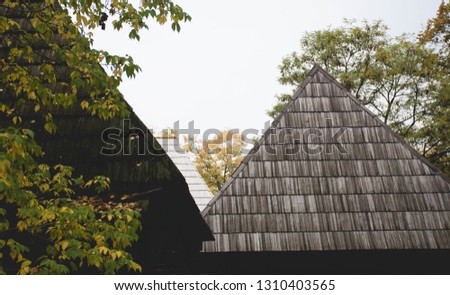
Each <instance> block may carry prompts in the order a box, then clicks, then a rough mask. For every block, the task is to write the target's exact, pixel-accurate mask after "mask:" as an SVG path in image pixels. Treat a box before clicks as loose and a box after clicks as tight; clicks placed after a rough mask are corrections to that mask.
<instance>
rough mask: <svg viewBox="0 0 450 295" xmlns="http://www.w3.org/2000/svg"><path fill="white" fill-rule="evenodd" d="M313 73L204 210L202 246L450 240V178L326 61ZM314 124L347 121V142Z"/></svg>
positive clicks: (298, 247) (284, 247)
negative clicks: (206, 238)
mask: <svg viewBox="0 0 450 295" xmlns="http://www.w3.org/2000/svg"><path fill="white" fill-rule="evenodd" d="M305 81H306V82H305V83H304V85H302V86H301V87H300V89H299V91H297V94H296V96H295V100H294V101H292V102H290V103H289V104H288V105H287V106H286V108H285V109H284V110H283V111H282V113H281V114H280V116H279V117H278V118H277V119H275V121H274V123H273V125H272V128H271V129H269V130H268V131H267V132H266V133H265V134H264V136H263V137H262V138H261V140H260V142H259V144H258V145H256V147H255V148H254V149H253V150H252V151H251V152H250V154H249V155H248V156H247V158H246V159H245V160H244V161H243V164H241V166H240V167H239V169H238V170H237V171H236V172H235V173H234V174H233V177H232V179H231V180H230V181H229V182H228V183H227V184H226V185H225V186H224V187H223V188H222V190H221V191H220V192H219V193H218V195H217V196H216V197H215V198H214V199H213V201H212V202H210V204H209V205H208V207H207V208H206V209H205V210H204V211H203V215H204V217H205V220H206V222H207V223H208V224H209V226H210V227H211V230H212V231H213V233H214V236H215V238H216V241H213V242H205V243H204V247H203V250H204V251H205V252H230V251H231V252H232V251H304V250H358V249H365V250H374V249H449V248H450V181H449V180H448V178H446V177H445V176H443V175H442V174H441V173H440V172H439V171H438V170H437V169H436V168H434V167H432V166H431V165H430V164H429V163H428V162H426V161H425V160H424V159H423V158H422V157H420V155H419V154H418V153H417V152H415V151H414V150H412V148H411V147H409V146H407V144H406V143H404V142H403V141H402V140H401V139H400V138H399V137H398V136H397V135H396V134H394V133H393V132H392V130H390V129H389V128H388V127H387V126H386V125H385V124H384V123H382V122H381V121H380V120H378V119H376V117H375V116H374V115H373V114H372V113H370V111H368V110H367V109H365V108H364V107H362V106H360V105H359V103H358V102H357V101H356V99H355V98H354V97H352V96H351V95H350V94H349V93H347V92H346V91H345V89H343V87H342V86H340V85H339V84H338V83H337V82H336V81H335V80H334V79H333V78H332V77H330V76H329V75H328V74H327V73H325V72H324V71H323V70H321V69H320V68H315V69H314V70H313V71H312V72H311V74H310V76H309V77H308V78H307V79H306V80H305ZM327 119H328V120H327ZM310 128H315V130H318V131H319V134H324V135H326V134H328V135H329V134H334V133H336V132H338V131H339V130H340V129H341V128H346V132H344V133H343V134H342V136H341V137H339V142H340V143H341V144H342V146H343V147H345V149H346V151H347V152H346V153H342V152H340V151H339V150H338V149H337V148H336V147H332V148H331V149H328V150H327V149H326V148H327V145H333V144H336V142H335V139H334V138H333V137H332V136H312V137H309V138H308V137H305V136H303V135H304V134H305V132H308V131H310V130H311V129H310ZM316 135H317V133H316ZM317 146H322V147H323V150H322V152H320V153H315V154H314V153H313V154H311V153H307V152H305V151H307V150H308V147H310V148H311V147H317ZM293 151H294V152H293Z"/></svg>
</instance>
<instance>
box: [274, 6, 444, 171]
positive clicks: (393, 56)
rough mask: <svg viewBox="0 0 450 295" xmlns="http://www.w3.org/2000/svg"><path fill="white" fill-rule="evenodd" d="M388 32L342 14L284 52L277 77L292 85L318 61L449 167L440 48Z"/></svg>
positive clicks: (276, 108) (283, 97) (433, 158)
mask: <svg viewBox="0 0 450 295" xmlns="http://www.w3.org/2000/svg"><path fill="white" fill-rule="evenodd" d="M441 10H442V9H441ZM447 15H448V13H447ZM447 21H448V19H447ZM434 23H435V22H433V21H430V23H429V28H430V29H429V30H432V31H433V32H435V31H436V32H439V36H441V35H442V36H444V35H445V33H443V32H442V29H439V30H437V29H436V30H435V29H431V28H434V26H433V24H434ZM438 23H439V25H440V27H439V28H441V27H445V26H442V25H441V24H442V21H439V22H438ZM446 28H447V30H448V26H447V27H446ZM387 32H388V27H387V26H386V25H384V24H383V23H382V22H381V21H374V22H368V21H362V22H360V23H358V22H356V21H354V20H344V24H343V25H342V26H341V27H337V28H328V29H324V30H318V31H314V32H307V33H305V34H304V36H303V37H302V38H301V40H300V50H299V51H298V52H293V53H291V54H290V55H288V56H286V57H285V58H283V60H282V63H281V65H280V66H279V69H280V73H281V76H280V78H279V82H280V83H281V84H283V85H289V86H292V87H293V91H295V89H296V88H298V86H299V85H300V83H301V82H302V81H303V80H304V78H305V77H306V75H307V73H308V72H309V70H310V69H311V68H312V67H313V65H314V64H318V65H320V66H322V67H323V68H324V69H325V70H326V71H328V72H329V73H331V74H332V75H333V76H334V77H336V78H337V79H338V80H339V82H340V83H341V84H342V85H343V86H344V87H345V88H347V89H348V90H349V91H350V92H351V93H353V94H355V96H356V97H357V98H358V99H359V100H360V101H361V103H362V104H364V105H367V106H368V107H369V108H370V109H372V110H373V111H374V112H375V114H377V115H378V116H379V117H380V118H381V119H382V120H383V121H384V122H385V123H387V124H389V125H390V126H391V127H392V128H393V129H394V130H395V131H396V132H397V133H399V134H400V135H402V136H403V137H404V138H405V139H406V140H407V141H408V142H409V143H411V144H412V145H413V146H414V147H415V148H416V149H418V150H419V151H421V152H422V154H423V155H425V156H426V157H428V158H429V159H430V160H431V161H432V162H434V163H436V164H438V165H439V166H440V168H441V169H443V170H444V171H447V173H448V172H450V170H449V163H448V157H449V152H450V151H449V150H448V147H449V146H450V144H449V130H450V128H449V127H450V126H449V124H448V119H447V118H448V116H447V117H445V115H444V114H443V113H447V112H448V107H447V108H445V107H444V106H445V105H447V106H448V104H447V102H445V100H448V99H447V98H448V95H444V94H443V92H442V91H446V90H445V89H448V80H447V78H445V77H448V67H446V66H445V65H444V64H443V63H441V62H440V60H441V59H442V57H443V54H444V53H443V52H444V51H442V50H441V51H438V50H436V49H435V48H429V47H427V46H426V45H425V44H424V42H422V43H421V42H418V41H417V40H416V38H414V36H411V35H402V36H397V37H391V36H389V35H388V34H387ZM430 34H431V33H424V34H423V36H430ZM436 34H437V33H436ZM424 38H425V37H424ZM427 38H431V39H433V40H435V39H436V38H434V37H427ZM425 39H426V38H425ZM425 39H424V40H425ZM431 39H430V40H431ZM438 39H439V40H441V39H444V40H445V37H443V38H441V37H439V38H438ZM426 40H428V39H426ZM447 42H448V40H447ZM444 55H445V54H444ZM446 56H448V55H446ZM291 99H292V94H282V95H279V96H278V97H277V100H278V102H277V104H276V105H275V106H274V107H273V109H272V110H270V111H269V112H268V114H269V115H270V116H271V117H275V116H276V115H277V114H278V113H279V112H280V111H281V110H282V109H283V107H284V106H285V105H286V103H287V102H288V101H289V100H291ZM441 113H442V114H441ZM436 122H440V123H439V124H438V125H436ZM445 128H446V129H445ZM438 150H439V151H438Z"/></svg>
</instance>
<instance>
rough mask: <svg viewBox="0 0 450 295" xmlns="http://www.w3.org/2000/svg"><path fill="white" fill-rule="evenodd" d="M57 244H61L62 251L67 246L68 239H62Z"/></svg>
mask: <svg viewBox="0 0 450 295" xmlns="http://www.w3.org/2000/svg"><path fill="white" fill-rule="evenodd" d="M59 244H60V245H61V249H62V250H63V251H64V250H66V249H67V247H68V246H69V241H67V240H64V241H61V242H59Z"/></svg>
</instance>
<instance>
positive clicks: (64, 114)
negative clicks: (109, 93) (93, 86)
mask: <svg viewBox="0 0 450 295" xmlns="http://www.w3.org/2000/svg"><path fill="white" fill-rule="evenodd" d="M29 12H30V11H27V7H26V6H23V7H22V6H20V7H16V8H7V7H6V6H0V17H6V18H7V19H9V20H12V21H14V22H16V23H18V24H19V25H20V26H21V30H24V31H28V32H35V31H34V29H33V27H32V26H31V24H30V20H29V18H30V15H32V13H29ZM20 34H21V32H20V30H18V29H17V30H16V29H14V30H11V31H9V32H7V33H5V34H4V35H2V38H1V40H2V41H1V43H0V46H1V47H0V56H1V57H2V59H3V60H7V59H8V55H9V50H10V46H9V45H10V44H11V43H8V42H19V41H17V40H18V39H19V38H18V36H20ZM53 39H54V40H55V42H56V44H59V45H61V46H71V45H70V44H68V42H67V41H66V40H65V39H64V37H62V35H58V34H55V35H54V38H53ZM27 42H30V46H31V47H32V48H33V49H34V51H35V52H37V53H38V55H37V56H36V57H35V60H34V61H33V62H30V61H27V60H19V61H18V62H19V63H20V65H21V66H23V67H24V69H26V70H27V71H28V72H29V73H31V75H34V76H35V77H40V75H42V73H41V71H42V65H43V64H51V65H52V67H53V68H54V69H55V73H56V77H55V79H56V82H55V85H51V86H49V87H53V89H64V87H65V86H66V85H67V83H65V82H68V81H70V79H71V78H72V77H71V68H70V67H69V65H68V64H67V63H66V62H65V60H64V59H63V58H61V56H58V54H57V52H55V51H54V50H53V49H52V48H51V47H50V46H49V45H48V44H46V43H45V42H43V41H42V40H39V38H36V40H35V41H27ZM86 43H88V42H86ZM15 44H16V43H15ZM17 44H19V45H17ZM17 44H16V45H17V46H21V45H20V43H17ZM23 46H24V47H25V45H23ZM86 50H90V49H89V48H88V47H86ZM95 66H96V65H94V67H95ZM97 66H98V69H97V70H98V71H97V73H96V74H97V75H104V77H106V73H105V72H104V71H103V69H102V68H101V67H100V65H97ZM69 85H70V84H69ZM0 88H2V92H0V98H1V99H2V102H6V103H11V104H14V105H15V107H16V111H17V112H18V114H20V115H21V116H22V118H24V123H23V124H24V126H25V127H27V128H29V129H31V130H33V131H34V133H35V139H36V141H37V142H38V143H39V144H40V146H41V147H42V149H43V151H44V152H45V156H44V159H42V161H43V162H44V163H48V164H50V165H53V164H57V163H61V164H64V165H69V166H72V167H74V168H75V173H76V175H77V176H78V175H83V176H84V179H91V178H92V177H94V176H96V175H103V176H107V177H109V178H110V179H111V187H110V189H109V190H108V191H107V192H105V193H103V194H101V195H100V196H99V197H102V198H106V199H108V200H115V201H117V202H121V198H122V196H124V195H125V196H128V198H127V199H126V200H124V201H123V202H131V201H132V202H139V203H140V207H141V209H142V211H141V215H142V220H141V223H142V231H141V233H140V237H139V241H138V242H137V243H136V244H135V246H134V247H133V249H131V253H132V254H133V257H134V259H135V261H137V262H138V263H139V264H140V265H141V266H142V269H143V273H145V274H151V273H191V272H194V270H193V265H194V264H193V260H194V259H195V257H196V254H197V253H198V252H199V251H200V249H201V245H202V242H203V241H205V240H209V239H212V236H211V233H210V231H209V228H208V227H207V225H206V224H205V222H204V220H203V219H202V217H201V215H200V211H199V209H198V207H197V205H196V204H195V202H194V199H193V198H192V195H191V193H190V192H189V187H188V185H187V183H186V180H185V178H184V177H183V175H182V174H181V172H180V171H179V169H178V168H177V167H176V166H175V164H174V163H173V161H172V160H171V159H170V157H169V156H167V154H166V152H164V150H163V149H162V148H161V146H160V145H159V144H158V142H157V140H156V139H155V138H154V137H153V135H152V134H151V132H150V131H149V130H148V129H147V127H146V126H145V125H144V124H143V123H142V121H141V120H140V119H139V118H138V117H137V115H136V114H135V113H134V111H133V109H132V108H131V107H130V106H129V105H128V104H127V103H126V101H125V100H124V99H123V98H120V102H121V103H123V104H125V108H126V110H127V111H128V115H126V116H124V117H122V118H119V117H117V118H112V119H101V118H99V117H98V116H92V115H90V114H88V113H87V111H86V110H84V109H83V108H82V107H81V105H80V102H81V101H83V99H86V97H89V96H88V95H87V93H89V91H92V90H87V89H79V91H78V93H77V95H78V97H77V99H78V101H76V102H75V103H74V104H73V105H72V106H71V107H68V108H64V107H61V106H58V105H55V106H54V108H53V109H51V110H48V111H50V112H51V114H52V116H53V118H54V121H55V123H56V126H57V130H56V133H54V134H50V133H48V132H46V131H45V130H44V129H45V128H44V124H45V121H44V119H43V116H44V115H43V113H42V111H38V112H36V110H35V109H34V107H35V106H34V104H32V103H30V102H27V101H24V103H22V104H18V103H16V102H17V101H20V97H17V96H16V94H15V93H14V92H12V91H11V90H9V89H8V88H7V87H5V86H4V85H2V87H0ZM56 91H58V90H56ZM10 122H11V118H7V117H6V116H5V117H3V116H2V117H1V118H0V128H1V127H4V126H8V125H9V124H10ZM112 138H114V141H110V140H111V139H112ZM33 243H35V245H36V247H39V246H40V245H41V244H42V243H41V244H40V243H39V241H35V242H33Z"/></svg>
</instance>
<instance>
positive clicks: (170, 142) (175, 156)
mask: <svg viewBox="0 0 450 295" xmlns="http://www.w3.org/2000/svg"><path fill="white" fill-rule="evenodd" d="M157 139H158V141H159V143H160V144H161V145H162V147H163V148H164V150H165V151H166V153H167V155H168V156H169V157H170V158H171V159H172V161H173V163H174V164H175V166H177V168H178V169H179V170H180V172H181V174H183V176H184V178H185V179H186V183H187V185H188V187H189V191H190V192H191V195H192V197H193V198H194V201H195V204H197V207H198V209H199V210H200V211H202V210H203V209H204V208H205V207H206V205H207V204H208V202H209V201H210V200H211V199H212V197H213V195H212V193H211V191H210V190H209V188H208V186H207V185H206V183H205V181H204V180H203V178H202V176H201V175H200V173H198V171H197V168H195V165H194V163H192V160H191V159H190V158H189V154H188V152H187V151H186V150H184V149H183V148H182V147H181V146H180V144H179V141H178V140H177V138H176V137H175V136H161V137H157Z"/></svg>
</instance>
